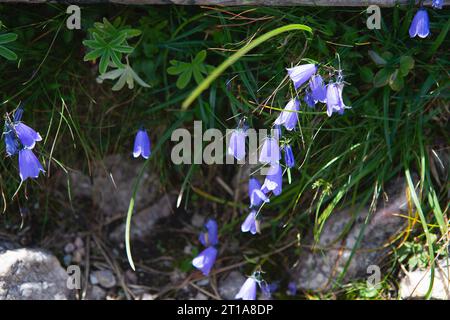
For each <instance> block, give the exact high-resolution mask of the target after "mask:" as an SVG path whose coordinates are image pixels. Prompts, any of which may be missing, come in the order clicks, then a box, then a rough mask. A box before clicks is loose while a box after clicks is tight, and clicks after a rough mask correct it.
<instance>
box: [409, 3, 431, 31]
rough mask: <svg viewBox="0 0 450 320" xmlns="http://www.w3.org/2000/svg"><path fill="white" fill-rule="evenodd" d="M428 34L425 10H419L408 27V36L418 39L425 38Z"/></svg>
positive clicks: (428, 20)
mask: <svg viewBox="0 0 450 320" xmlns="http://www.w3.org/2000/svg"><path fill="white" fill-rule="evenodd" d="M429 34H430V19H429V18H428V13H427V10H426V9H425V8H420V9H419V10H418V11H417V13H416V15H415V16H414V18H413V21H412V22H411V26H410V27H409V36H410V37H411V38H414V37H415V36H419V37H420V38H426V37H428V35H429Z"/></svg>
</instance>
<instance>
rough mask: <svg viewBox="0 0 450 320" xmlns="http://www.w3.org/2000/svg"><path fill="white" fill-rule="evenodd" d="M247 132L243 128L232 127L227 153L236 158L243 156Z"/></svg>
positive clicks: (242, 157)
mask: <svg viewBox="0 0 450 320" xmlns="http://www.w3.org/2000/svg"><path fill="white" fill-rule="evenodd" d="M246 137H247V133H246V131H245V129H243V128H237V129H234V130H233V132H232V133H231V137H230V144H229V145H228V154H229V155H232V156H233V157H235V158H236V159H237V160H242V159H244V158H245V138H246Z"/></svg>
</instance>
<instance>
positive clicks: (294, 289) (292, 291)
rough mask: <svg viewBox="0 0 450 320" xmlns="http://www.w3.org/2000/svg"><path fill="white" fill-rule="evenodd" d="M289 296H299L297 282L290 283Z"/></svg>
mask: <svg viewBox="0 0 450 320" xmlns="http://www.w3.org/2000/svg"><path fill="white" fill-rule="evenodd" d="M288 294H289V295H290V296H295V295H296V294H297V284H296V283H295V281H291V282H289V283H288Z"/></svg>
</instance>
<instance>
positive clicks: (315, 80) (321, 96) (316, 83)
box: [309, 74, 327, 103]
mask: <svg viewBox="0 0 450 320" xmlns="http://www.w3.org/2000/svg"><path fill="white" fill-rule="evenodd" d="M309 88H310V90H311V96H312V98H313V99H314V102H315V103H317V102H322V103H325V102H326V101H327V88H326V86H325V83H324V82H323V79H322V77H321V76H320V75H318V74H317V75H314V76H312V77H311V79H310V80H309Z"/></svg>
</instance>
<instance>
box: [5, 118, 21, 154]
mask: <svg viewBox="0 0 450 320" xmlns="http://www.w3.org/2000/svg"><path fill="white" fill-rule="evenodd" d="M3 136H4V139H5V150H6V155H7V156H10V157H11V156H14V155H16V154H17V153H18V152H19V141H18V139H17V136H16V133H15V132H14V129H13V128H12V127H11V125H10V124H8V123H5V129H4V130H3Z"/></svg>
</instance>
